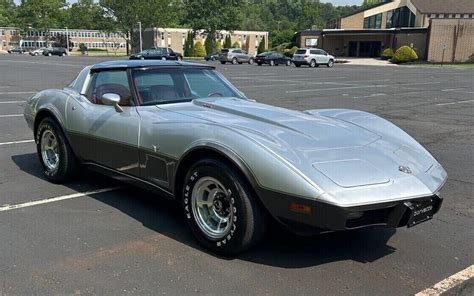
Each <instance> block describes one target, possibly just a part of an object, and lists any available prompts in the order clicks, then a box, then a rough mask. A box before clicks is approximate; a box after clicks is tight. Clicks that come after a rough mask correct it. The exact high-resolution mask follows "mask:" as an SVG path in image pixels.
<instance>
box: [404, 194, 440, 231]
mask: <svg viewBox="0 0 474 296" xmlns="http://www.w3.org/2000/svg"><path fill="white" fill-rule="evenodd" d="M405 206H407V207H408V208H409V209H410V218H409V219H408V223H407V227H412V226H415V225H417V224H420V223H422V222H425V221H428V220H430V219H431V218H433V215H434V213H435V211H436V204H435V202H434V200H433V198H430V199H425V200H420V201H410V202H406V203H405Z"/></svg>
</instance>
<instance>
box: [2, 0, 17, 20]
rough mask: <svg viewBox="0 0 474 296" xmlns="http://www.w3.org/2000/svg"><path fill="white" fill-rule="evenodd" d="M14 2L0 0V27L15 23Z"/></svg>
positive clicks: (11, 0)
mask: <svg viewBox="0 0 474 296" xmlns="http://www.w3.org/2000/svg"><path fill="white" fill-rule="evenodd" d="M15 14H16V10H15V3H14V2H13V0H0V27H7V26H12V25H14V24H15Z"/></svg>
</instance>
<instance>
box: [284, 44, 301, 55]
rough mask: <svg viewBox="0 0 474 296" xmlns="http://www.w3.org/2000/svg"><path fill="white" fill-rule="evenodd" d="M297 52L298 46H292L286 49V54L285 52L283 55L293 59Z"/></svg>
mask: <svg viewBox="0 0 474 296" xmlns="http://www.w3.org/2000/svg"><path fill="white" fill-rule="evenodd" d="M297 50H298V46H293V47H292V48H290V49H288V51H287V52H285V55H287V56H289V57H293V55H294V54H295V52H296V51H297Z"/></svg>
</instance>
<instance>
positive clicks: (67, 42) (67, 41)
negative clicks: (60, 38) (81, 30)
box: [66, 27, 69, 54]
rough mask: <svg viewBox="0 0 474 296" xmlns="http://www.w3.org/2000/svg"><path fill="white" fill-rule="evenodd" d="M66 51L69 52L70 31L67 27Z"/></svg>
mask: <svg viewBox="0 0 474 296" xmlns="http://www.w3.org/2000/svg"><path fill="white" fill-rule="evenodd" d="M66 53H67V54H69V32H68V30H67V27H66Z"/></svg>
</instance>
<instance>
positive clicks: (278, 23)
mask: <svg viewBox="0 0 474 296" xmlns="http://www.w3.org/2000/svg"><path fill="white" fill-rule="evenodd" d="M280 23H281V21H277V25H278V29H277V31H278V32H280Z"/></svg>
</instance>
